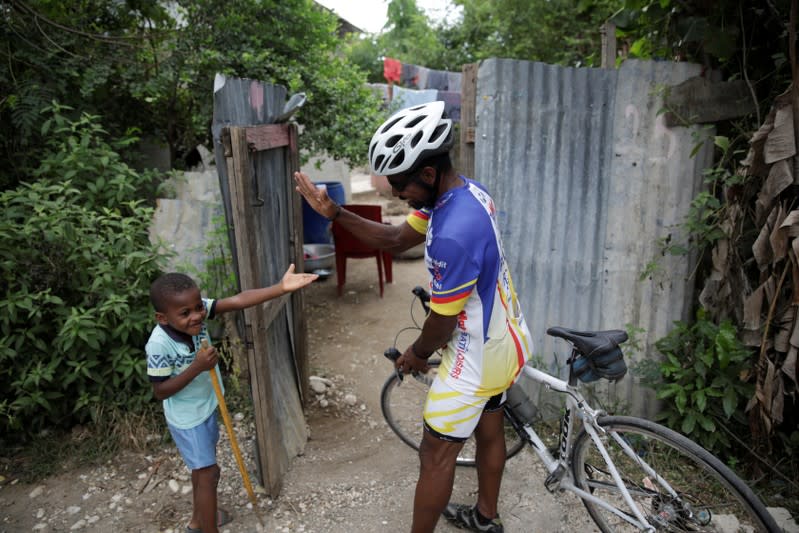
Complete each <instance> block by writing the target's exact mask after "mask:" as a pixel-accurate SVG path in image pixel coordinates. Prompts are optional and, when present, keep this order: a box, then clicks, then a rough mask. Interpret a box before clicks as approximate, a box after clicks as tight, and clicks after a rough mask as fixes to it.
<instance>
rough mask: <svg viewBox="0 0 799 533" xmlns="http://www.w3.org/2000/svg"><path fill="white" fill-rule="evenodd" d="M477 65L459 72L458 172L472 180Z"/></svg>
mask: <svg viewBox="0 0 799 533" xmlns="http://www.w3.org/2000/svg"><path fill="white" fill-rule="evenodd" d="M477 69H478V64H477V63H469V64H466V65H463V67H462V68H461V71H462V73H463V77H462V78H461V140H460V143H461V146H460V148H461V150H460V152H461V160H460V165H459V166H460V170H461V172H462V173H463V174H464V175H465V176H467V177H469V178H474V131H475V128H476V127H477V120H476V118H477V117H476V102H477Z"/></svg>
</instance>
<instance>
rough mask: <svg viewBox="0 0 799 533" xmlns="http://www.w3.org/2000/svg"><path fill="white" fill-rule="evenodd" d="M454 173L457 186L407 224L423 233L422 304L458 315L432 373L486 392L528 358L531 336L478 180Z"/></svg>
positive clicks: (503, 383) (508, 380) (501, 387)
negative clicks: (425, 277)
mask: <svg viewBox="0 0 799 533" xmlns="http://www.w3.org/2000/svg"><path fill="white" fill-rule="evenodd" d="M460 177H461V179H463V181H464V183H465V184H464V185H463V186H462V187H458V188H455V189H451V190H449V191H447V192H445V193H444V194H443V195H442V196H441V197H440V198H439V199H438V201H437V202H436V205H435V207H433V209H432V210H431V209H426V208H425V209H421V210H417V211H415V212H413V213H411V214H410V215H409V216H408V219H407V221H408V223H409V224H410V225H411V227H413V228H414V229H415V230H416V231H418V232H420V233H425V234H426V242H425V264H426V266H427V269H428V270H429V271H430V275H431V280H430V294H431V301H430V308H431V309H432V310H433V311H435V312H436V313H438V314H440V315H446V316H454V315H457V316H458V320H457V326H456V327H455V330H454V331H453V333H452V338H451V339H450V340H449V342H448V343H447V345H446V348H445V349H444V350H443V354H442V361H441V367H440V369H439V373H438V376H439V378H440V379H443V380H444V382H445V383H446V384H447V385H449V387H451V388H452V389H453V390H455V391H458V392H460V393H463V394H467V395H472V396H478V397H490V396H494V395H496V394H500V393H502V392H503V391H505V390H506V389H507V388H508V387H509V386H510V385H511V384H512V383H513V381H514V380H515V378H516V376H517V375H518V374H519V371H520V370H521V367H522V365H524V363H525V362H526V361H527V360H528V359H529V358H530V355H531V352H532V340H531V338H530V333H529V331H528V329H527V325H526V323H525V321H524V316H523V315H522V311H521V307H520V306H519V302H518V298H517V296H516V291H515V289H514V287H513V282H512V280H511V276H510V272H509V270H508V265H507V262H506V261H505V255H504V252H503V250H502V244H501V240H500V237H499V230H498V228H497V221H496V210H495V207H494V201H493V200H492V199H491V197H490V196H489V195H488V192H487V191H486V190H485V188H484V187H483V186H482V185H480V184H479V183H477V182H475V181H472V180H469V179H467V178H465V177H463V176H460Z"/></svg>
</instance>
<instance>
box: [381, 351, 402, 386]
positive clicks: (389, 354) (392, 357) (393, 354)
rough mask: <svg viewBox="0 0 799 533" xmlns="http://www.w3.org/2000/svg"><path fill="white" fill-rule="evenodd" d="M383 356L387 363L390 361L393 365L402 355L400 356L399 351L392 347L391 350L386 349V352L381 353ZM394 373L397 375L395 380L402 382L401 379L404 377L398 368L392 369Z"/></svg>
mask: <svg viewBox="0 0 799 533" xmlns="http://www.w3.org/2000/svg"><path fill="white" fill-rule="evenodd" d="M383 355H384V356H386V358H388V360H389V361H391V362H392V363H395V362H396V361H397V359H399V356H400V355H402V354H401V353H400V351H399V350H397V349H396V348H394V347H393V346H392V347H391V348H387V349H386V351H385V352H383ZM394 371H395V372H396V373H397V379H399V380H400V381H402V380H403V378H404V377H405V375H404V374H403V373H402V371H401V370H400V369H399V368H397V367H394Z"/></svg>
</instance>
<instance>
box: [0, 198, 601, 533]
mask: <svg viewBox="0 0 799 533" xmlns="http://www.w3.org/2000/svg"><path fill="white" fill-rule="evenodd" d="M355 200H356V201H361V202H374V201H381V202H384V200H381V199H380V198H379V197H377V196H375V195H374V194H371V193H366V194H361V195H358V197H357V198H356V199H355ZM425 282H426V272H425V269H424V265H423V261H422V260H420V259H416V260H403V261H395V262H394V283H393V284H390V285H386V288H385V295H384V297H383V298H382V299H381V298H380V297H379V295H378V287H377V273H376V268H375V264H374V262H373V261H372V260H351V261H350V262H349V264H348V274H347V284H346V286H345V294H344V295H343V296H342V297H341V298H338V297H337V296H336V284H335V278H334V277H331V278H330V279H328V280H326V281H323V282H318V283H316V284H314V285H313V286H311V287H309V288H307V289H306V290H307V294H306V302H308V324H309V348H310V354H311V355H310V366H311V374H313V375H316V376H319V377H322V378H325V379H327V380H329V382H330V383H331V384H332V388H331V389H329V390H328V391H327V392H326V393H325V394H324V395H320V396H319V397H318V399H316V400H314V401H313V402H311V405H310V406H309V407H308V409H307V413H306V419H307V422H308V425H309V428H310V435H311V436H310V439H309V441H308V443H307V445H306V448H305V451H304V454H303V455H302V456H300V457H297V458H296V459H295V460H294V461H293V463H292V466H291V470H290V471H289V472H288V474H287V476H286V478H285V483H284V487H283V490H282V493H281V494H280V497H279V498H277V499H276V500H274V501H273V500H271V499H269V498H267V497H266V496H265V495H260V496H259V508H260V509H261V512H262V514H263V515H264V516H265V518H266V523H267V526H266V528H265V529H266V531H270V532H272V531H274V532H319V533H326V532H342V533H344V532H350V533H373V532H377V531H384V532H395V531H396V532H406V531H409V529H410V519H411V504H412V499H413V492H414V485H415V482H416V476H417V469H418V461H417V458H416V455H415V452H413V451H412V450H411V449H410V448H408V447H407V446H405V445H404V444H402V443H401V442H400V441H399V440H398V439H397V438H396V437H395V436H394V435H393V433H391V431H390V429H389V428H388V426H387V425H386V424H385V422H384V421H383V418H382V415H381V413H380V405H379V392H380V388H381V386H382V384H383V382H384V380H385V378H386V377H387V376H388V374H389V372H390V371H391V366H390V364H389V363H388V362H387V361H386V360H385V359H384V358H383V356H382V353H383V351H384V349H385V348H386V347H387V346H389V345H390V343H391V342H392V340H393V338H394V336H395V334H396V332H397V331H398V330H399V329H400V328H401V327H404V326H408V325H411V323H412V322H411V318H410V314H409V310H410V306H411V292H410V291H411V288H413V287H414V286H415V285H420V284H424V283H425ZM410 340H412V338H410V339H405V340H403V339H402V338H401V340H400V346H401V347H402V348H404V344H407V342H410ZM403 343H404V344H403ZM320 399H324V400H325V402H321V401H319V400H320ZM235 418H236V419H237V422H236V425H237V433H238V439H239V443H240V445H241V448H242V450H243V452H244V453H245V461H246V462H247V464H248V465H253V464H254V462H253V459H252V443H253V435H254V426H253V422H252V421H251V420H248V419H246V418H244V417H241V416H236V417H235ZM219 457H220V465H221V467H222V470H223V471H222V480H221V482H220V489H219V492H220V502H221V503H222V505H223V506H225V507H226V508H228V509H230V510H231V511H232V512H233V514H234V516H235V520H234V522H232V523H231V524H229V525H228V526H226V527H224V528H223V529H222V531H225V532H228V533H235V532H251V531H256V530H258V527H257V520H256V517H255V514H254V512H253V511H252V510H251V507H250V506H249V504H248V500H247V496H246V493H245V492H244V491H243V489H242V484H241V478H240V476H239V474H238V471H237V468H236V465H235V462H234V460H233V457H232V454H231V452H230V447H229V443H228V441H227V438H226V436H225V434H224V431H222V439H221V442H220V451H219ZM542 472H543V470H542V469H541V468H540V467H539V466H537V465H536V464H535V462H534V460H533V458H532V456H531V455H529V454H527V453H523V454H520V455H519V456H517V457H515V458H513V459H511V460H510V461H509V462H508V464H507V468H506V475H505V478H504V483H503V489H502V497H501V501H500V512H501V514H502V517H503V520H504V522H505V529H506V531H508V532H509V533H513V532H529V531H542V532H587V531H593V530H594V528H593V526H592V525H591V523H590V522H589V521H588V520H587V518H586V516H587V515H586V514H585V512H584V511H583V509H582V505H581V504H580V503H579V502H578V501H577V500H576V499H575V498H573V497H571V496H569V495H561V496H558V498H557V499H556V498H555V497H554V496H553V495H551V494H549V493H548V492H547V491H546V490H544V488H543V485H542V481H543V473H542ZM475 487H476V476H475V472H474V470H473V469H470V468H459V469H458V472H457V474H456V481H455V489H454V494H453V500H457V501H463V502H472V501H474V499H475V494H474V490H475ZM190 498H191V496H190V480H189V477H188V473H187V471H186V470H185V468H184V467H183V466H182V463H181V462H180V460H179V458H178V457H177V456H176V454H175V452H174V450H173V449H172V448H171V447H167V448H165V449H164V450H162V451H161V452H159V454H157V455H154V456H143V455H140V454H124V455H122V456H120V457H118V458H116V459H115V460H114V461H110V462H109V463H108V464H106V465H103V466H102V467H99V468H93V469H85V470H80V471H76V472H69V473H65V474H63V475H60V476H54V477H52V478H49V479H46V480H44V481H43V482H41V483H38V484H36V485H33V486H25V485H22V484H19V483H14V482H13V480H5V481H0V532H2V533H11V532H15V533H16V532H21V531H41V532H62V531H63V532H67V531H80V532H98V533H109V532H117V531H131V532H146V533H150V532H153V533H155V532H164V533H167V532H168V533H182V532H183V531H185V524H186V522H187V520H188V517H189V514H190V512H191V502H190ZM437 531H440V532H452V531H456V530H455V529H453V528H451V527H450V526H449V525H447V524H445V523H444V522H443V521H442V522H440V523H439V526H438V529H437Z"/></svg>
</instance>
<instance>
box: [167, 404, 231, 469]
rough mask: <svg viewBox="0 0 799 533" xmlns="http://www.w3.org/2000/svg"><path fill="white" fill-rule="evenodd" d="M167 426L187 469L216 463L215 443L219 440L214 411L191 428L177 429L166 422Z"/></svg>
mask: <svg viewBox="0 0 799 533" xmlns="http://www.w3.org/2000/svg"><path fill="white" fill-rule="evenodd" d="M167 426H168V427H169V432H170V433H171V434H172V439H174V441H175V444H177V446H178V451H179V452H180V455H182V456H183V461H184V462H185V463H186V466H188V467H189V470H199V469H200V468H206V467H209V466H213V465H215V464H216V443H217V442H218V441H219V424H218V423H217V421H216V413H214V414H212V415H211V416H209V417H208V418H207V419H206V420H205V422H203V423H202V424H200V425H199V426H194V427H193V428H189V429H178V428H176V427H175V426H172V425H171V424H169V423H168V422H167Z"/></svg>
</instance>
